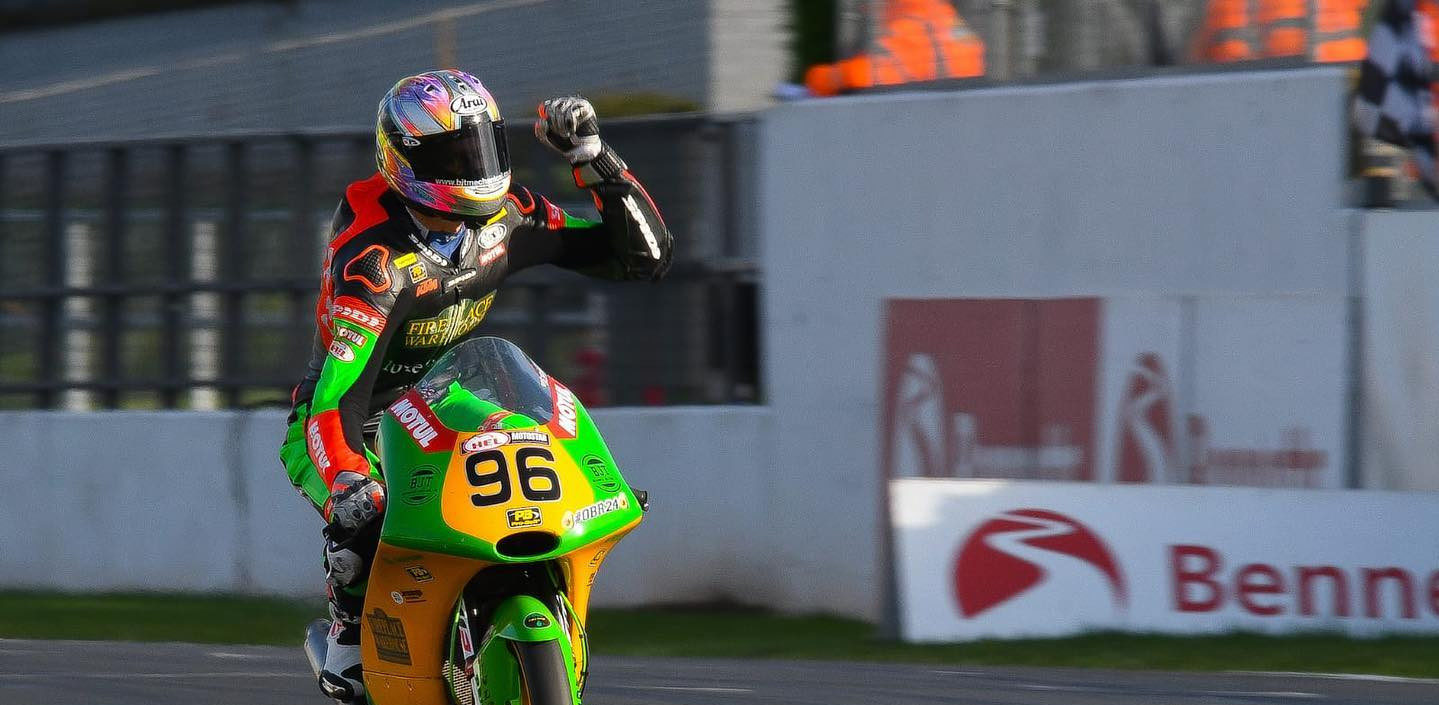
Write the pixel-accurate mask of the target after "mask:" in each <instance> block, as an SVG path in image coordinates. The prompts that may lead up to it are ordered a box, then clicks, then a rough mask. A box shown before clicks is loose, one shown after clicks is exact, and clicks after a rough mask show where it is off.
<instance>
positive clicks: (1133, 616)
mask: <svg viewBox="0 0 1439 705" xmlns="http://www.w3.org/2000/svg"><path fill="white" fill-rule="evenodd" d="M889 489H890V516H891V522H892V530H893V531H892V535H893V537H894V570H895V571H896V573H895V584H896V586H897V591H898V598H899V608H900V627H901V634H902V636H903V637H904V639H905V640H907V641H920V642H942V641H963V640H969V639H979V638H1012V637H1053V636H1064V635H1072V634H1077V633H1081V632H1085V631H1092V630H1123V631H1143V632H1172V633H1213V632H1225V631H1231V630H1236V629H1243V630H1254V631H1265V632H1286V631H1299V630H1306V631H1311V630H1328V631H1343V632H1347V633H1351V634H1356V635H1366V634H1381V633H1388V632H1410V633H1439V495H1434V494H1424V493H1394V492H1365V491H1356V490H1337V491H1315V490H1276V489H1256V488H1241V487H1179V486H1171V487H1156V486H1144V485H1096V484H1075V483H1058V482H1025V481H1007V480H935V479H900V480H894V481H892V482H891V484H890V488H889Z"/></svg>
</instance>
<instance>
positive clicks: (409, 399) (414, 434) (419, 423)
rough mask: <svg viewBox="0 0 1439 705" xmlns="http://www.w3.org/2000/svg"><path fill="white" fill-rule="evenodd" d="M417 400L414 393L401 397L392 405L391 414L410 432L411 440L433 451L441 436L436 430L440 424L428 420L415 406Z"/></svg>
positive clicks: (426, 415) (425, 414)
mask: <svg viewBox="0 0 1439 705" xmlns="http://www.w3.org/2000/svg"><path fill="white" fill-rule="evenodd" d="M416 399H418V396H414V395H413V392H412V393H411V394H406V395H405V396H403V397H400V398H399V400H397V401H396V402H395V403H394V404H391V405H390V413H391V414H393V415H394V417H395V420H397V421H399V422H400V425H402V426H404V427H405V430H406V431H409V432H410V438H413V439H414V440H415V444H416V445H418V446H420V447H421V448H423V449H424V450H427V451H428V450H433V449H434V448H433V446H434V445H435V439H436V438H438V437H439V435H440V431H439V429H437V428H436V425H437V424H438V423H439V422H438V421H437V420H435V421H432V420H431V419H430V418H428V416H429V415H428V414H427V413H425V412H424V411H421V409H420V408H419V407H418V406H416V405H415V400H416ZM421 403H423V401H422V402H421Z"/></svg>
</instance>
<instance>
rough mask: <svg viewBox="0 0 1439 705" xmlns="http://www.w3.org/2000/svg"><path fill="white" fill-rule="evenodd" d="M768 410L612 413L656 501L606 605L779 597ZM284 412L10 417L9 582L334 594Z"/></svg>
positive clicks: (606, 578) (4, 562)
mask: <svg viewBox="0 0 1439 705" xmlns="http://www.w3.org/2000/svg"><path fill="white" fill-rule="evenodd" d="M768 419H769V413H768V412H767V411H766V410H764V409H759V408H730V407H712V408H664V409H655V410H650V409H616V410H599V411H597V412H596V413H595V420H596V423H597V424H599V426H600V429H601V431H602V432H603V433H604V434H605V437H606V439H607V441H608V442H609V445H610V448H611V450H612V451H613V453H614V455H615V458H616V460H617V461H618V462H619V463H620V467H621V469H622V470H623V471H624V473H625V475H626V478H627V479H628V480H629V481H630V482H631V483H632V484H633V485H634V486H636V487H638V488H641V489H645V490H648V491H649V492H650V493H651V497H652V509H651V512H650V514H649V516H648V517H647V518H646V520H645V523H644V524H643V525H642V526H641V528H640V529H638V530H636V531H635V532H634V533H633V534H631V535H630V537H629V538H627V539H626V540H625V541H624V542H623V543H621V544H620V547H619V548H618V549H617V550H616V551H615V552H614V554H613V555H612V556H611V558H610V559H609V560H608V561H607V562H606V565H605V568H604V570H603V571H602V572H601V574H600V579H599V580H598V581H597V583H596V589H597V593H596V603H597V604H600V605H632V604H653V603H664V602H681V601H702V600H715V599H740V600H744V601H748V602H764V601H768V600H772V599H774V598H776V597H777V595H776V594H775V593H774V592H773V591H771V590H768V587H769V585H770V583H769V581H770V580H772V578H771V577H770V576H772V575H774V574H775V573H777V572H779V571H781V569H782V566H780V565H778V564H777V563H776V562H775V558H774V557H773V556H772V554H768V553H765V552H762V551H755V550H754V548H753V547H754V546H755V545H756V544H757V543H759V542H760V541H761V540H762V537H763V535H764V533H765V532H766V531H768V530H769V526H770V525H769V524H768V521H769V509H768V507H767V506H766V501H765V492H764V487H765V484H766V483H767V482H768V478H767V474H768V470H769V468H768V466H764V465H761V464H759V463H757V462H755V458H756V457H757V455H759V454H761V453H763V452H764V443H763V441H762V440H761V439H763V438H765V437H766V433H767V429H768V428H769V426H770V423H769V420H768ZM283 433H284V414H283V413H281V412H274V411H263V412H213V413H178V412H111V413H80V414H75V413H58V412H57V413H25V412H17V413H0V478H3V482H4V487H5V489H4V491H3V492H0V536H4V537H5V543H4V548H3V549H0V587H4V588H14V587H35V588H53V589H64V590H130V589H145V590H226V591H234V590H240V591H246V592H256V593H270V594H281V595H291V596H297V595H318V594H320V593H321V589H322V582H321V581H322V579H323V577H324V573H323V571H322V570H321V567H320V545H321V544H320V541H321V539H320V534H319V531H320V527H321V524H320V520H319V518H318V516H317V515H316V514H315V512H314V511H313V510H312V509H310V508H309V505H308V504H307V503H306V502H305V500H303V499H302V498H301V497H300V496H299V495H298V494H296V493H295V492H294V490H292V489H291V487H290V484H289V480H288V479H287V478H286V476H285V472H284V469H283V468H282V467H281V465H280V463H279V459H278V455H277V454H278V449H279V443H280V440H281V438H282V437H283Z"/></svg>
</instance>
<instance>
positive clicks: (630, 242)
mask: <svg viewBox="0 0 1439 705" xmlns="http://www.w3.org/2000/svg"><path fill="white" fill-rule="evenodd" d="M610 155H612V153H610V154H608V155H606V156H610ZM611 163H612V164H614V163H617V164H618V165H619V166H620V167H622V165H623V163H622V162H618V160H617V159H614V160H613V161H612V162H611ZM605 171H606V172H608V174H607V176H601V175H600V174H601V172H600V171H597V170H596V169H593V168H591V169H577V170H576V174H575V180H576V183H577V184H579V185H580V186H582V187H584V188H587V189H588V190H589V191H590V192H591V193H592V194H593V197H594V201H595V204H596V206H597V207H598V208H599V211H600V214H601V217H602V221H600V222H595V221H590V220H585V219H582V218H576V217H574V216H571V215H569V214H567V213H565V212H564V211H563V210H561V209H560V208H559V207H557V206H555V205H554V204H552V203H550V201H549V200H547V199H546V198H544V197H543V196H539V195H536V194H534V193H532V192H530V191H529V190H528V189H526V188H524V187H522V186H512V187H511V189H510V193H509V196H508V198H507V199H506V200H505V202H504V206H503V208H502V209H501V210H500V211H499V212H497V213H496V214H495V215H494V216H493V217H491V218H490V219H488V220H487V221H486V222H485V223H484V224H483V225H482V226H481V227H471V228H467V229H466V231H465V232H464V234H462V235H460V237H463V238H464V240H463V242H462V243H461V244H460V246H459V250H458V251H457V252H456V254H455V258H454V259H455V262H454V263H451V261H450V259H449V258H447V257H445V256H444V255H442V254H440V253H438V252H436V251H434V250H433V249H431V248H429V247H428V246H426V245H424V244H423V240H422V239H421V238H422V236H421V235H420V231H419V226H417V225H416V224H415V222H414V220H413V218H412V217H411V215H410V214H409V212H408V211H407V210H406V208H405V206H404V204H403V203H402V202H401V200H400V199H399V197H398V196H397V195H396V194H395V193H393V192H392V191H390V190H389V189H388V187H387V186H386V184H385V182H384V180H383V179H382V178H381V177H380V176H379V175H378V174H377V175H375V176H372V177H371V178H369V179H366V180H364V181H359V182H356V183H354V184H351V185H350V186H349V188H348V189H346V191H345V198H344V200H343V201H342V202H341V204H340V206H339V208H338V210H337V212H336V214H335V219H334V225H333V230H334V233H335V234H334V236H333V238H332V240H331V242H330V246H329V249H328V253H327V255H326V258H325V264H324V268H323V272H322V275H321V284H320V287H321V289H320V298H319V302H318V305H317V307H316V328H317V331H316V336H315V345H314V350H313V352H312V354H311V356H310V363H309V369H308V371H307V373H306V375H305V377H304V379H303V380H302V381H301V382H300V384H299V385H298V386H297V387H296V388H295V391H294V397H293V402H294V404H293V411H292V413H291V419H290V421H291V430H290V433H289V436H288V438H287V443H286V448H287V449H292V450H283V449H282V456H283V458H284V461H285V464H286V469H287V471H288V472H289V474H290V479H291V481H292V482H293V483H294V484H295V485H296V487H298V488H299V489H300V490H301V491H302V492H303V493H304V494H305V495H306V496H307V497H308V498H309V499H310V501H311V502H313V503H314V504H315V506H316V507H317V508H320V509H321V510H322V512H323V507H324V503H325V501H326V500H327V498H328V496H329V492H330V485H331V483H332V481H333V480H334V477H335V475H336V474H338V473H339V472H342V471H346V470H349V471H353V472H358V473H361V474H370V473H371V471H372V470H373V469H374V468H373V462H372V461H373V459H372V458H371V457H370V456H368V455H367V453H366V450H365V443H364V431H363V426H364V423H365V421H366V420H367V419H368V418H370V416H371V415H372V414H374V413H375V412H376V411H378V410H380V409H382V408H384V407H385V406H386V405H388V404H389V403H391V402H392V401H393V400H395V399H396V398H398V397H399V396H400V395H401V394H402V393H403V392H404V390H405V389H407V388H408V387H409V386H410V385H412V384H413V383H414V382H415V381H417V380H418V379H419V378H420V376H421V375H422V374H423V373H424V372H425V370H427V369H428V368H429V366H430V364H431V363H433V362H434V361H435V360H436V359H438V358H439V356H440V355H442V354H443V353H444V352H445V351H446V350H447V349H449V348H450V347H451V346H452V345H454V344H455V343H457V342H459V341H461V340H463V339H465V338H466V337H468V336H469V335H470V334H471V333H472V332H473V331H474V330H475V328H476V327H477V326H478V325H479V323H480V321H481V320H482V319H483V318H484V317H485V314H486V313H487V312H488V311H489V308H490V305H491V303H492V301H493V299H494V296H495V291H496V290H497V289H498V288H499V286H500V284H501V283H502V282H503V281H504V279H505V278H506V277H508V276H509V275H510V274H511V273H513V272H517V271H519V270H521V269H524V268H526V267H532V266H535V265H539V264H555V265H558V266H560V267H564V268H567V269H572V270H576V271H579V272H583V273H585V274H588V275H591V276H596V277H601V278H606V279H620V280H622V279H629V280H655V279H659V278H660V277H661V276H663V275H664V273H665V271H666V270H667V269H668V267H669V262H670V256H671V252H672V240H671V237H670V234H669V231H668V229H667V228H666V227H665V224H664V221H663V220H662V219H661V217H660V213H659V210H658V209H657V208H656V207H655V205H654V203H653V201H651V200H650V197H649V195H648V194H647V193H646V192H645V190H644V187H643V186H641V185H640V183H639V182H638V181H637V180H636V179H635V178H634V177H633V176H631V175H630V173H629V172H628V170H625V169H623V168H619V169H612V170H609V169H607V170H605ZM301 438H303V440H304V444H303V448H304V450H305V451H306V452H305V453H303V454H301V453H299V452H298V451H299V450H300V447H301V444H300V443H297V442H296V441H299V440H300V439H301Z"/></svg>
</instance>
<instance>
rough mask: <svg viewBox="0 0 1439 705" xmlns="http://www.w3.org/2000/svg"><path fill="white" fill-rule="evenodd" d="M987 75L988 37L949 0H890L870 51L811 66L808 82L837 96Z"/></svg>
mask: <svg viewBox="0 0 1439 705" xmlns="http://www.w3.org/2000/svg"><path fill="white" fill-rule="evenodd" d="M983 75H984V42H983V41H981V40H980V38H979V37H978V36H977V35H976V34H975V33H974V32H973V31H971V30H970V29H969V26H968V25H967V24H965V22H964V20H963V19H962V18H960V16H959V14H958V13H956V12H955V11H954V7H953V6H951V5H950V4H949V2H947V1H946V0H890V2H888V3H887V4H886V6H885V22H884V25H883V34H882V35H881V36H880V37H879V38H878V39H876V40H875V41H874V42H873V43H872V44H871V45H870V49H869V51H867V52H865V53H862V54H857V55H855V56H852V57H850V58H848V59H843V60H841V61H838V62H836V63H833V64H819V65H816V66H811V67H810V68H809V70H808V71H807V72H806V73H805V78H804V82H805V86H806V87H808V88H809V90H810V92H811V93H813V94H815V95H836V94H838V93H844V92H847V91H855V90H862V89H865V88H873V87H875V86H892V85H897V84H901V83H909V82H911V81H932V80H934V79H937V78H970V77H974V76H983Z"/></svg>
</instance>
